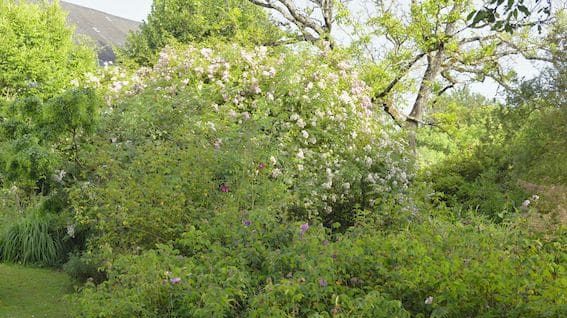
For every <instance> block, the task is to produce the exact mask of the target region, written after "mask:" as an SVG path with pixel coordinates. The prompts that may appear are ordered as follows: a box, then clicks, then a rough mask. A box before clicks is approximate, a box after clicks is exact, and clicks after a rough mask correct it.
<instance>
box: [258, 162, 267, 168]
mask: <svg viewBox="0 0 567 318" xmlns="http://www.w3.org/2000/svg"><path fill="white" fill-rule="evenodd" d="M264 168H266V164H265V163H263V162H260V164H259V165H258V170H262V169H264Z"/></svg>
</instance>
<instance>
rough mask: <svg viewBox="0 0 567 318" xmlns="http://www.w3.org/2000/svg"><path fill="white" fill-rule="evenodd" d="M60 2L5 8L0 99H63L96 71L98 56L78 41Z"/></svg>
mask: <svg viewBox="0 0 567 318" xmlns="http://www.w3.org/2000/svg"><path fill="white" fill-rule="evenodd" d="M65 21H66V17H65V13H64V12H63V11H62V10H61V8H60V6H59V4H58V3H57V2H55V3H52V4H47V3H42V4H31V3H27V2H25V1H15V0H6V1H1V2H0V34H1V35H2V41H0V97H4V98H13V97H17V96H31V95H37V96H39V97H41V98H43V99H45V98H49V97H51V96H54V95H57V94H59V93H60V92H61V91H63V90H64V89H65V88H68V87H70V86H71V82H72V81H73V80H74V79H76V78H78V77H80V76H81V75H82V74H83V73H85V72H86V71H88V70H92V69H93V68H94V67H95V66H96V58H95V53H94V51H93V50H92V49H91V48H88V47H87V46H85V45H81V44H76V43H75V42H74V41H73V29H72V28H70V27H69V26H67V24H66V22H65Z"/></svg>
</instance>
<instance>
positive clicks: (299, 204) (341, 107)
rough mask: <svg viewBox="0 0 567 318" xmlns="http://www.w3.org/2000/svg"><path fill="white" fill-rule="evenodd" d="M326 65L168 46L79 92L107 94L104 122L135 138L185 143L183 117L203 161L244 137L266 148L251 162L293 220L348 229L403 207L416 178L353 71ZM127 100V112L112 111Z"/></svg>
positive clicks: (261, 53)
mask: <svg viewBox="0 0 567 318" xmlns="http://www.w3.org/2000/svg"><path fill="white" fill-rule="evenodd" d="M325 54H328V53H325ZM322 58H323V57H321V56H319V55H316V54H313V53H310V52H300V53H291V52H283V51H281V52H280V51H275V50H272V49H267V48H265V47H258V48H256V49H254V50H246V49H242V48H240V47H237V46H226V47H220V48H219V49H215V50H213V49H209V48H197V47H193V46H189V47H182V48H172V47H168V48H166V49H164V50H163V51H162V52H161V53H160V57H159V60H158V62H157V63H156V64H155V66H154V67H153V68H151V69H150V68H142V69H140V70H138V71H137V72H136V73H135V74H132V75H128V73H127V72H124V71H121V70H120V69H119V68H112V67H109V68H107V70H106V71H105V72H104V73H103V74H102V75H98V76H94V75H93V76H90V77H89V78H90V80H89V81H88V82H86V83H83V84H84V85H88V86H94V87H97V88H99V89H102V90H104V91H106V92H107V94H106V95H107V101H109V102H110V103H111V106H110V107H109V108H108V110H107V112H109V113H110V112H112V111H115V110H116V111H117V112H118V113H119V115H118V114H116V115H111V114H109V116H111V117H112V116H114V118H118V117H120V118H124V119H127V120H128V122H127V123H123V124H121V125H120V126H121V128H120V129H121V130H128V129H130V128H131V132H133V131H136V133H134V134H133V135H136V134H142V135H148V134H149V135H151V136H152V138H155V139H163V140H168V139H172V138H173V139H179V138H185V137H184V136H182V135H176V134H175V133H174V132H173V131H172V130H175V129H178V128H179V127H178V126H176V125H186V124H184V123H181V118H183V120H184V121H187V122H191V125H189V126H190V127H191V129H192V131H191V133H194V134H196V137H195V138H196V139H199V138H201V142H204V141H205V140H204V139H206V140H207V142H208V143H209V148H208V150H205V152H206V151H210V150H213V149H214V150H215V151H217V152H218V151H220V152H222V153H223V154H224V155H229V154H228V153H226V152H224V149H232V148H231V147H232V146H231V145H230V143H231V142H234V141H235V139H234V138H233V139H231V138H232V137H230V136H231V135H232V134H248V136H250V138H251V140H253V142H259V143H261V144H262V145H261V146H259V147H260V148H261V149H262V150H261V154H262V155H261V156H257V157H256V158H254V156H252V158H250V159H251V160H252V161H254V162H257V163H256V164H260V165H262V172H263V173H267V174H269V175H270V176H271V178H272V179H274V180H278V182H283V183H284V184H285V185H286V186H287V187H288V188H289V189H290V190H292V194H293V198H292V200H291V201H290V204H288V207H289V210H290V211H291V212H292V213H293V214H294V215H296V216H297V217H299V218H308V219H309V218H316V217H320V218H322V219H323V220H324V221H325V222H326V223H327V224H329V225H330V224H332V223H333V222H340V223H342V224H346V225H348V224H352V218H353V216H354V213H355V211H356V210H357V209H360V210H364V209H373V208H374V209H376V208H377V206H379V205H380V204H381V203H383V202H386V201H395V200H398V201H400V200H404V195H403V193H404V192H405V191H406V190H407V188H408V182H409V179H410V178H411V175H412V172H411V169H410V168H409V167H410V165H409V159H408V158H406V157H405V156H404V155H403V152H404V145H403V144H402V143H401V142H400V138H398V136H397V133H396V131H395V130H394V129H393V128H392V127H391V126H390V125H389V124H388V123H387V121H386V119H385V117H384V116H383V115H382V114H381V111H376V110H374V109H373V105H372V102H371V99H370V97H369V93H370V92H369V88H368V87H367V86H366V85H365V83H364V82H363V81H361V80H360V79H358V75H357V73H356V71H354V69H353V68H352V67H351V66H350V65H349V64H348V63H346V62H339V63H336V64H337V66H333V65H332V64H330V63H324V62H321V59H322ZM323 60H329V61H333V60H338V58H337V57H333V56H326V57H324V59H323ZM125 96H131V97H128V98H126V99H125V101H126V103H124V104H123V105H121V104H118V105H113V104H112V101H114V100H116V99H117V98H122V97H125ZM158 105H160V106H158ZM165 105H171V106H165ZM170 107H171V108H170ZM180 116H183V117H180ZM160 120H163V121H160ZM173 123H175V124H173ZM185 133H186V134H188V133H189V131H187V130H185ZM110 138H118V139H124V138H121V137H116V136H115V137H110ZM123 141H124V142H128V141H127V140H123ZM130 141H131V142H133V145H136V144H137V142H135V140H130ZM219 160H223V159H219ZM252 161H251V162H252ZM227 169H232V168H229V167H227ZM218 186H219V187H220V189H221V192H229V191H231V190H232V188H233V187H231V186H229V185H228V184H226V183H225V184H220V185H218ZM229 189H230V190H229Z"/></svg>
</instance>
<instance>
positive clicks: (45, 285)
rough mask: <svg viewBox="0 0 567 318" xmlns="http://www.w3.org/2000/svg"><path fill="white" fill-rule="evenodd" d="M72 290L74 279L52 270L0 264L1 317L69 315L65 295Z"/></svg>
mask: <svg viewBox="0 0 567 318" xmlns="http://www.w3.org/2000/svg"><path fill="white" fill-rule="evenodd" d="M71 292H73V287H72V282H71V279H70V278H69V277H68V276H67V275H66V274H65V273H60V272H56V271H53V270H49V269H41V268H29V267H23V266H18V265H8V264H0V317H2V318H30V317H36V318H39V317H42V318H43V317H49V318H51V317H53V318H64V317H69V316H70V315H69V311H70V305H69V303H68V302H67V301H66V300H65V299H64V298H63V296H64V295H65V294H68V293H71Z"/></svg>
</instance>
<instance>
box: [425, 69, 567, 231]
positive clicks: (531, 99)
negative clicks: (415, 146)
mask: <svg viewBox="0 0 567 318" xmlns="http://www.w3.org/2000/svg"><path fill="white" fill-rule="evenodd" d="M558 80H560V79H558ZM537 83H538V82H537V81H535V82H532V83H531V84H530V83H526V84H525V85H524V87H523V93H522V94H523V95H522V96H517V97H516V99H515V100H514V99H511V100H510V104H511V105H513V104H514V103H516V106H515V107H510V106H504V105H501V106H491V105H487V104H486V103H484V105H483V102H482V101H479V100H478V99H477V100H476V101H475V98H474V97H473V96H470V95H469V96H467V94H468V93H467V92H462V93H459V94H456V95H453V96H451V97H450V98H448V99H445V100H441V102H440V103H439V104H438V107H439V109H438V111H437V112H436V113H434V114H432V115H431V116H432V117H433V118H434V119H435V121H437V122H438V124H439V126H440V127H441V129H442V131H440V130H438V129H436V128H434V129H431V130H429V131H428V132H427V133H426V134H424V135H423V136H421V138H422V150H421V152H422V153H423V154H424V160H423V161H424V163H423V164H424V165H427V164H433V163H435V165H434V166H433V167H432V169H429V170H428V171H426V170H425V169H423V176H424V179H425V180H427V181H429V182H431V183H432V185H433V188H434V189H435V190H436V191H439V192H441V193H442V194H443V197H444V199H445V200H446V201H447V202H448V204H449V205H450V206H457V207H462V208H464V209H465V210H466V209H471V210H476V211H479V212H480V213H482V214H485V215H488V216H490V217H492V218H494V219H495V220H502V219H504V218H505V217H506V216H507V215H509V214H513V213H514V212H516V211H517V210H519V209H524V210H525V207H522V204H523V203H524V201H525V200H526V199H528V198H529V197H530V196H531V195H534V194H539V195H541V194H542V193H533V192H532V193H529V194H528V193H526V192H525V191H526V190H527V189H522V188H521V187H520V184H521V183H523V182H529V183H534V184H539V185H564V184H567V180H566V179H565V173H564V171H565V169H566V167H567V166H566V165H565V162H567V153H566V152H565V149H566V148H567V144H566V143H565V140H566V138H561V137H558V136H567V132H566V130H565V122H567V118H566V116H567V113H566V112H565V110H564V109H563V108H562V107H558V106H559V105H560V99H558V98H557V96H558V95H557V94H556V93H555V88H552V90H548V91H547V92H546V88H545V87H543V86H541V84H537ZM535 92H537V93H535ZM479 102H480V103H479ZM428 168H429V167H428ZM531 191H533V190H531ZM545 212H549V211H545Z"/></svg>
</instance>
